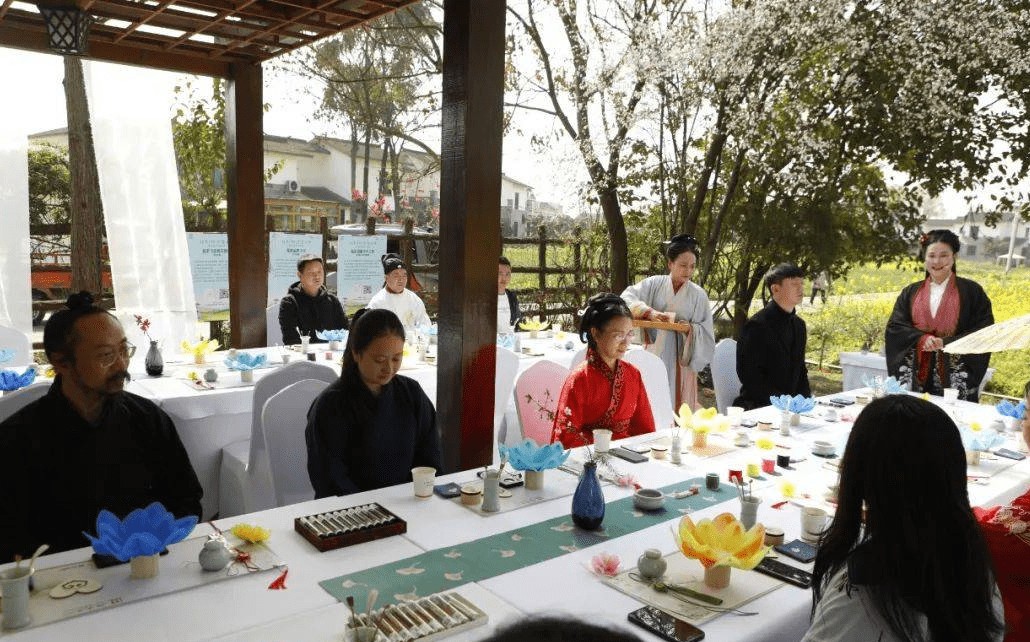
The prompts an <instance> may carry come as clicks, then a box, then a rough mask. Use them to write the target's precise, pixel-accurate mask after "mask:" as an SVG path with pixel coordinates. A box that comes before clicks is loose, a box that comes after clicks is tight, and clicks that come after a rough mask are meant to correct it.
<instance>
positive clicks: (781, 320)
mask: <svg viewBox="0 0 1030 642" xmlns="http://www.w3.org/2000/svg"><path fill="white" fill-rule="evenodd" d="M804 276H805V274H804V272H803V271H801V269H799V268H797V267H795V266H793V265H789V264H781V265H777V266H776V267H774V268H773V269H772V270H771V271H770V272H769V274H767V275H766V277H765V287H767V288H769V291H770V292H771V293H772V301H770V302H769V304H768V305H766V306H765V308H763V309H762V310H760V311H759V312H757V313H756V314H755V315H754V316H752V317H751V318H750V319H748V321H747V323H745V324H744V329H743V330H741V332H740V340H739V341H738V342H737V377H738V378H739V379H740V383H741V388H740V396H739V397H737V399H736V400H735V401H734V402H733V405H735V406H741V407H742V408H745V409H751V408H758V407H760V406H768V405H769V403H770V402H769V397H771V396H774V395H777V396H778V395H791V396H793V395H804V396H806V397H807V396H809V395H811V394H812V391H811V388H810V387H809V385H808V370H807V368H806V367H805V343H806V342H807V341H808V331H807V329H806V327H805V322H804V320H802V319H801V318H799V317H798V315H797V313H796V312H795V308H796V307H797V305H798V304H799V303H801V301H802V300H803V299H804V298H805V291H804V288H803V278H804Z"/></svg>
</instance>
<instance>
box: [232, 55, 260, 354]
mask: <svg viewBox="0 0 1030 642" xmlns="http://www.w3.org/2000/svg"><path fill="white" fill-rule="evenodd" d="M261 82H262V81H261V66H260V65H251V64H245V63H234V64H232V65H230V77H229V80H228V83H226V89H225V92H226V96H225V168H226V174H227V178H228V180H227V185H226V188H227V189H226V192H227V194H226V201H227V204H228V208H229V221H228V226H227V229H228V232H229V234H228V236H229V319H230V327H231V331H230V337H231V338H230V340H231V342H232V345H233V347H236V348H254V347H259V346H263V345H265V341H266V340H265V301H266V299H267V298H268V252H267V249H266V241H265V239H266V235H265V192H264V189H265V188H264V150H263V146H262V143H263V140H262V139H263V133H262V122H263V113H264V110H263V107H262V99H261V91H262V86H261Z"/></svg>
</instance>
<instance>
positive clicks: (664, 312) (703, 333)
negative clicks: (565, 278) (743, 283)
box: [622, 234, 715, 411]
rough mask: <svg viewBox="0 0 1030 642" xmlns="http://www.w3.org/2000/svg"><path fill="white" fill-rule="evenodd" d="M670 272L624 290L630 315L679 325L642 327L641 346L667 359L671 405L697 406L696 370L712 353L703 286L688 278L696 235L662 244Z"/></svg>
mask: <svg viewBox="0 0 1030 642" xmlns="http://www.w3.org/2000/svg"><path fill="white" fill-rule="evenodd" d="M665 258H667V259H668V261H669V274H668V275H665V274H662V275H659V276H649V277H647V278H646V279H644V280H643V281H641V282H640V283H637V284H636V285H631V286H629V287H628V288H626V290H625V291H624V292H623V293H622V298H623V299H625V300H626V303H627V304H629V309H630V310H632V311H633V317H634V318H636V319H644V320H647V321H665V322H668V323H677V324H680V326H681V327H682V328H683V329H682V330H678V331H676V332H672V331H669V330H652V329H646V330H644V331H643V339H644V348H645V349H646V350H647V351H648V352H651V353H653V354H655V355H657V356H658V357H659V358H660V359H661V360H662V361H664V362H665V367H666V368H667V369H668V371H669V398H670V399H672V402H673V410H674V411H675V410H678V409H679V407H680V405H682V404H687V405H688V406H689V407H690V409H691V410H692V411H693V410H697V409H698V408H700V407H701V403H700V402H699V401H698V399H697V373H698V372H700V371H702V370H704V368H705V366H707V365H708V364H709V362H711V360H712V355H713V354H714V352H715V330H714V328H713V327H712V306H711V304H710V303H709V302H708V295H707V294H705V291H704V290H702V289H701V286H699V285H698V284H696V283H694V282H693V281H691V280H690V279H691V277H693V276H694V269H695V268H696V267H697V259H698V252H697V239H695V238H694V237H693V236H690V235H687V234H679V235H677V236H674V237H672V238H671V239H669V241H668V242H667V243H666V248H665Z"/></svg>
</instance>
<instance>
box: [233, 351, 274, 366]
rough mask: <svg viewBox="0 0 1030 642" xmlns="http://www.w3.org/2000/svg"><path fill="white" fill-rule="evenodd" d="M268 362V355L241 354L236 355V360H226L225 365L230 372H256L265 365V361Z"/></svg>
mask: <svg viewBox="0 0 1030 642" xmlns="http://www.w3.org/2000/svg"><path fill="white" fill-rule="evenodd" d="M267 360H268V355H266V354H265V353H264V352H262V353H261V354H247V353H246V352H241V353H239V354H237V355H236V358H235V359H230V358H229V357H226V358H225V365H226V367H228V368H229V369H230V370H255V369H257V368H260V367H261V366H263V365H265V361H267Z"/></svg>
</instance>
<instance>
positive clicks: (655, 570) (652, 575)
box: [637, 548, 668, 580]
mask: <svg viewBox="0 0 1030 642" xmlns="http://www.w3.org/2000/svg"><path fill="white" fill-rule="evenodd" d="M667 566H668V564H666V562H665V559H664V558H663V557H662V552H661V551H660V550H658V549H657V548H649V549H647V550H646V551H644V554H643V555H641V556H640V558H639V559H637V572H638V573H640V576H641V577H643V578H644V579H645V580H657V579H659V578H661V577H662V575H664V574H665V569H666V567H667Z"/></svg>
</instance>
